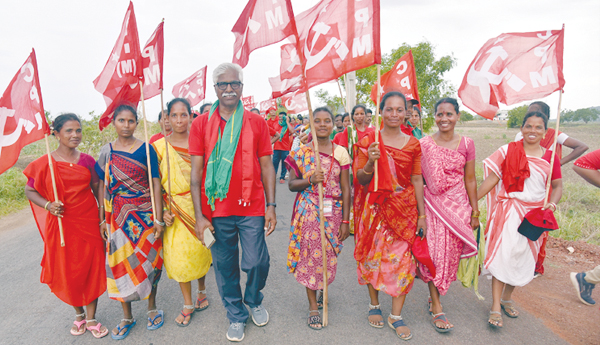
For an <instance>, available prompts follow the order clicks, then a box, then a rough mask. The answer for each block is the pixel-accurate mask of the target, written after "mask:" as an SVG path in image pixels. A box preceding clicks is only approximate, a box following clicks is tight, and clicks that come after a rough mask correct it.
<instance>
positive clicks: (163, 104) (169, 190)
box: [144, 19, 192, 212]
mask: <svg viewBox="0 0 600 345" xmlns="http://www.w3.org/2000/svg"><path fill="white" fill-rule="evenodd" d="M163 20H164V19H163ZM160 111H161V114H162V117H161V118H162V119H163V121H164V118H165V102H164V100H163V90H162V89H160ZM168 115H169V114H167V116H168ZM191 115H192V114H190V116H191ZM144 118H146V117H145V116H144ZM162 131H163V136H164V137H165V151H166V154H165V159H166V160H167V208H168V209H169V212H171V160H170V159H169V145H170V143H169V138H168V137H167V131H166V130H165V126H164V124H163V126H162Z"/></svg>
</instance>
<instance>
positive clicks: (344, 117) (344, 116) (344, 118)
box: [342, 113, 350, 122]
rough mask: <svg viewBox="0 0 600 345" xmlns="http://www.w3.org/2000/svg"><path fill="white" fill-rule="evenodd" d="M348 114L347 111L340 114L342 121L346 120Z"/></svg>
mask: <svg viewBox="0 0 600 345" xmlns="http://www.w3.org/2000/svg"><path fill="white" fill-rule="evenodd" d="M348 116H350V114H348V113H343V114H342V122H344V120H346V118H347V117H348Z"/></svg>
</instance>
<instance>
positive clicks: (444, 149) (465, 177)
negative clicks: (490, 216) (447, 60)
mask: <svg viewBox="0 0 600 345" xmlns="http://www.w3.org/2000/svg"><path fill="white" fill-rule="evenodd" d="M459 114H460V113H459V110H458V103H457V102H456V99H454V98H442V99H441V100H439V101H438V102H437V103H436V105H435V123H436V125H437V126H438V131H437V132H436V133H434V134H433V135H432V136H427V137H424V138H423V139H421V141H420V143H421V150H422V152H423V156H422V158H421V168H422V170H423V178H424V179H425V181H426V183H427V184H426V186H425V190H424V197H425V215H426V216H427V233H426V237H427V244H428V248H429V254H430V256H431V259H432V261H433V264H434V265H435V271H436V272H435V273H436V274H435V276H433V275H432V273H431V272H430V271H429V270H428V269H427V267H425V265H422V264H419V276H420V278H421V279H423V281H424V282H426V283H428V285H429V293H430V296H431V297H430V298H429V302H428V303H429V312H430V313H431V316H432V320H431V324H432V325H433V327H434V328H435V330H436V331H438V332H440V333H445V332H449V331H450V330H451V329H452V328H453V325H452V324H451V323H450V322H448V319H447V318H446V315H445V314H444V312H443V311H442V304H441V303H440V295H446V293H447V292H448V288H449V287H450V283H452V282H453V281H455V280H456V273H457V271H458V264H459V262H460V260H461V259H462V258H469V257H472V256H474V255H476V254H477V242H476V241H475V236H474V235H473V229H475V228H477V227H478V226H479V209H478V207H477V180H476V179H475V144H474V143H473V140H472V139H471V138H468V137H464V136H461V135H460V134H458V133H455V132H454V126H455V125H456V122H457V121H458V120H459V118H460V115H459Z"/></svg>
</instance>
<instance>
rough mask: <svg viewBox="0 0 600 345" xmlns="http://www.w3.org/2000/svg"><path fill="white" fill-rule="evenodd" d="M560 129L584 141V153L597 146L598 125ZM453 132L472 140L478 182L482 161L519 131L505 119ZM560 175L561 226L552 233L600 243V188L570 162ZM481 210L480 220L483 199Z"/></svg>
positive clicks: (461, 126)
mask: <svg viewBox="0 0 600 345" xmlns="http://www.w3.org/2000/svg"><path fill="white" fill-rule="evenodd" d="M550 126H552V127H554V126H555V123H550ZM560 129H561V131H563V132H565V133H567V134H568V135H569V136H571V137H573V138H576V139H578V140H580V141H582V142H584V143H586V144H587V145H588V146H589V147H590V149H589V150H588V151H587V152H591V151H594V150H597V149H600V140H598V133H600V124H598V123H594V124H588V125H584V124H569V125H562V124H561V127H560ZM456 131H457V132H458V133H460V134H461V135H464V136H468V137H470V138H471V139H473V141H474V142H475V147H476V162H477V163H476V174H477V181H478V183H481V181H482V179H483V164H482V163H481V162H482V161H483V160H484V159H485V158H487V157H488V156H489V155H491V154H492V153H493V152H494V151H496V150H497V149H498V148H499V147H500V146H502V145H504V144H507V143H509V142H510V141H511V140H513V139H514V137H515V135H516V134H517V132H518V131H519V130H518V129H514V128H506V123H505V122H491V121H471V122H466V123H464V124H459V125H457V127H456ZM570 152H571V149H569V148H567V147H565V148H563V156H566V155H568V154H569V153H570ZM562 174H563V196H562V199H561V201H560V203H559V205H558V212H557V213H556V218H557V220H558V222H559V224H560V225H561V229H559V230H557V231H553V232H551V235H553V236H555V237H560V238H564V239H567V240H584V241H586V242H590V243H594V244H600V189H598V188H595V187H593V186H591V185H590V184H588V183H586V182H585V181H584V180H583V179H582V178H581V177H579V175H577V174H576V173H575V172H574V171H573V162H569V163H567V164H565V165H564V166H563V167H562ZM480 209H481V210H482V217H481V219H485V215H484V214H485V202H484V201H481V202H480Z"/></svg>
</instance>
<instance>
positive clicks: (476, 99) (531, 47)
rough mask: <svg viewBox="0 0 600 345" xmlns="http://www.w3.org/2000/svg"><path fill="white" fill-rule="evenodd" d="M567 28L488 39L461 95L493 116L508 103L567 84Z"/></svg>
mask: <svg viewBox="0 0 600 345" xmlns="http://www.w3.org/2000/svg"><path fill="white" fill-rule="evenodd" d="M563 47H564V28H563V29H562V30H548V31H536V32H524V33H508V34H502V35H500V36H498V37H495V38H492V39H490V40H488V41H487V42H486V43H485V44H484V45H483V47H482V48H481V49H480V50H479V52H478V53H477V56H476V57H475V59H474V60H473V62H471V65H470V66H469V69H468V71H467V73H466V74H465V77H464V78H463V82H462V84H461V85H460V88H459V89H458V95H459V97H460V98H461V99H462V102H463V104H464V105H465V106H467V107H468V108H470V109H471V110H473V111H475V113H477V114H479V115H481V116H483V117H486V118H488V119H493V118H494V116H495V115H496V111H498V102H502V103H504V104H506V105H511V104H515V103H519V102H522V101H527V100H531V99H536V98H542V97H545V96H547V95H549V94H551V93H553V92H554V91H557V90H560V89H562V88H563V87H564V85H565V79H564V76H563V71H562V68H563Z"/></svg>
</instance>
